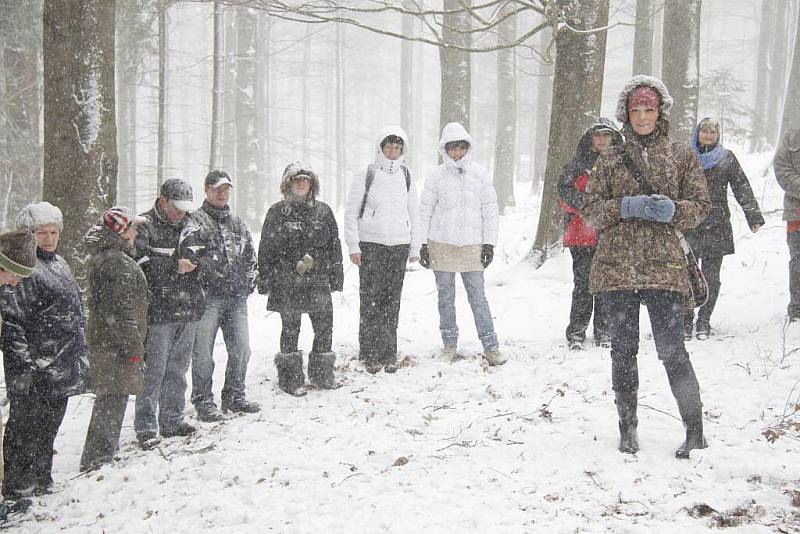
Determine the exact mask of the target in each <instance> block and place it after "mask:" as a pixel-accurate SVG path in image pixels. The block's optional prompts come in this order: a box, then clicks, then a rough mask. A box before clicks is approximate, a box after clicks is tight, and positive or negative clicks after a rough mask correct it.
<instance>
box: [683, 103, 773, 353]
mask: <svg viewBox="0 0 800 534" xmlns="http://www.w3.org/2000/svg"><path fill="white" fill-rule="evenodd" d="M692 146H693V147H694V149H695V150H696V151H697V153H698V154H699V155H700V163H702V165H703V172H704V173H705V175H706V180H707V182H708V192H709V195H710V196H711V203H712V206H711V213H710V214H709V215H708V217H707V218H706V219H705V220H704V221H703V222H701V223H700V224H699V225H698V226H697V227H696V228H693V229H691V230H687V231H686V240H687V241H688V242H689V245H690V246H691V247H692V251H693V252H694V254H695V256H697V258H698V259H699V260H700V267H701V270H702V271H703V274H704V275H705V277H706V281H707V282H708V302H706V303H705V304H704V305H703V306H701V307H700V310H699V311H698V313H697V324H696V325H694V329H695V333H696V336H697V339H701V340H702V339H706V338H708V336H710V335H711V325H710V320H711V313H712V312H713V311H714V306H715V305H716V303H717V297H719V290H720V285H721V283H720V269H721V268H722V258H723V257H724V256H726V255H728V254H733V253H734V252H735V250H734V246H733V229H732V228H731V212H730V210H729V208H728V185H730V188H731V190H732V191H733V196H734V197H735V198H736V201H737V202H738V203H739V205H740V206H741V207H742V210H743V211H744V217H745V219H746V220H747V225H748V226H749V227H750V230H751V231H752V232H753V233H756V232H758V229H759V228H761V226H762V225H763V224H764V217H763V216H762V215H761V210H760V209H759V207H758V202H757V201H756V198H755V195H753V190H752V188H751V187H750V182H749V181H748V180H747V175H745V173H744V171H743V170H742V167H741V166H740V165H739V161H738V160H737V159H736V156H734V155H733V152H731V151H730V150H728V149H727V148H725V147H724V146H722V130H721V127H720V123H719V122H718V121H717V120H714V119H711V118H708V117H706V118H704V119H703V120H701V121H700V123H699V124H698V125H697V128H696V129H695V132H694V140H693V142H692ZM693 322H694V309H693V308H692V307H690V306H687V307H686V312H685V314H684V335H685V337H686V339H691V337H692V326H693V325H692V323H693Z"/></svg>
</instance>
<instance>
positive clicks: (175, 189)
mask: <svg viewBox="0 0 800 534" xmlns="http://www.w3.org/2000/svg"><path fill="white" fill-rule="evenodd" d="M161 196H162V197H164V198H166V199H167V200H169V201H171V202H172V204H173V205H174V206H175V207H176V208H178V209H179V210H181V211H191V210H192V208H193V207H194V206H193V204H192V202H193V201H194V196H193V195H192V186H191V184H189V182H187V181H185V180H181V179H180V178H170V179H169V180H165V181H164V183H163V184H161Z"/></svg>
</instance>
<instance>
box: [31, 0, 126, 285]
mask: <svg viewBox="0 0 800 534" xmlns="http://www.w3.org/2000/svg"><path fill="white" fill-rule="evenodd" d="M42 20H43V25H44V28H43V45H44V114H45V117H47V120H46V121H45V122H44V187H43V197H44V199H45V200H47V201H49V202H51V203H53V204H55V205H56V206H59V207H61V208H62V210H63V212H64V232H62V234H61V242H60V243H59V252H60V253H61V255H62V256H64V258H65V259H66V260H67V262H69V264H70V266H71V267H72V269H73V271H75V273H76V275H77V276H78V277H79V279H83V278H84V272H85V270H84V264H85V262H86V253H85V251H84V247H83V235H84V234H85V233H86V230H87V229H88V228H89V227H90V226H91V225H92V224H93V223H94V222H95V221H96V220H97V218H98V217H99V215H100V213H102V211H103V210H104V209H105V208H107V207H109V206H111V205H112V204H113V203H114V201H115V200H116V199H115V194H116V189H117V129H116V122H115V116H114V113H115V104H114V1H113V0H83V1H82V2H77V3H75V2H63V1H61V0H45V3H44V12H43V16H42ZM78 207H80V209H77V208H78Z"/></svg>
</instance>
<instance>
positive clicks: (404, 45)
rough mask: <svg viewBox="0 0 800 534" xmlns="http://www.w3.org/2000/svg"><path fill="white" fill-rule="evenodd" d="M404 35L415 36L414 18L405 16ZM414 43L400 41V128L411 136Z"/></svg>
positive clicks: (405, 3) (409, 4) (410, 5)
mask: <svg viewBox="0 0 800 534" xmlns="http://www.w3.org/2000/svg"><path fill="white" fill-rule="evenodd" d="M403 7H404V8H406V9H413V2H411V1H410V0H404V1H403ZM403 35H406V36H409V37H411V36H413V35H414V18H413V17H411V16H410V15H403ZM413 71H414V43H413V41H409V40H407V39H402V40H401V41H400V126H401V127H402V128H403V129H404V130H405V131H406V134H408V135H411V134H412V133H413V131H414V104H413V102H414V75H413ZM413 157H414V152H413V151H412V152H410V153H409V155H408V157H406V164H407V165H411V161H412V159H413Z"/></svg>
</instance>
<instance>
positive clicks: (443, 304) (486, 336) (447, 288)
mask: <svg viewBox="0 0 800 534" xmlns="http://www.w3.org/2000/svg"><path fill="white" fill-rule="evenodd" d="M433 274H434V276H435V277H436V290H437V292H438V293H439V330H440V331H441V333H442V342H443V343H444V344H445V345H452V346H455V345H456V344H457V343H458V325H457V324H456V273H450V272H444V271H433ZM460 274H461V281H462V282H464V289H466V290H467V300H468V301H469V305H470V307H471V308H472V316H473V317H474V318H475V329H476V330H477V331H478V338H479V339H480V340H481V344H482V345H483V350H484V351H490V350H493V349H496V348H497V347H498V343H497V334H495V333H494V323H493V322H492V312H491V310H489V302H487V300H486V295H485V293H484V291H483V271H470V272H466V273H460Z"/></svg>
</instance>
